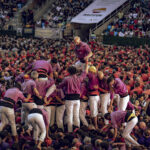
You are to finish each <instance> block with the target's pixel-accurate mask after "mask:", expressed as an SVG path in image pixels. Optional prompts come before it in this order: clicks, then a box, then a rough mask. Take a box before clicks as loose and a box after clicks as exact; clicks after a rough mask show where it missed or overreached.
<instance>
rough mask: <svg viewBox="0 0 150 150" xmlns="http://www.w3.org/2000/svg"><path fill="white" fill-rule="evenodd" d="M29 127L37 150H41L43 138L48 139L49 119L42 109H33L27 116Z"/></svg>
mask: <svg viewBox="0 0 150 150" xmlns="http://www.w3.org/2000/svg"><path fill="white" fill-rule="evenodd" d="M28 122H29V125H31V126H32V127H33V139H34V141H35V144H36V145H37V148H38V149H40V150H41V144H42V143H43V142H44V140H45V137H46V138H48V139H49V135H48V129H49V118H48V113H47V111H46V110H44V109H39V108H33V109H31V110H30V112H29V115H28Z"/></svg>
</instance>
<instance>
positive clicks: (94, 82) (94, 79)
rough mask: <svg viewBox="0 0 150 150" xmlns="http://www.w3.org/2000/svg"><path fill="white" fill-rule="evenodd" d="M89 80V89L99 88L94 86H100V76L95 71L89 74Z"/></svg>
mask: <svg viewBox="0 0 150 150" xmlns="http://www.w3.org/2000/svg"><path fill="white" fill-rule="evenodd" d="M88 78H89V82H88V90H89V91H96V90H98V89H95V88H94V86H98V77H97V75H96V74H94V73H91V72H90V73H89V74H88Z"/></svg>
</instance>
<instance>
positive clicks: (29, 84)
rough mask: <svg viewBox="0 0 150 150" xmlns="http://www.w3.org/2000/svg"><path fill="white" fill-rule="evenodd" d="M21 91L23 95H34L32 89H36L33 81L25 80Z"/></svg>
mask: <svg viewBox="0 0 150 150" xmlns="http://www.w3.org/2000/svg"><path fill="white" fill-rule="evenodd" d="M21 87H22V91H23V93H24V94H31V95H34V88H36V83H35V81H34V80H32V79H30V80H28V79H26V80H25V81H24V82H23V83H22V84H21Z"/></svg>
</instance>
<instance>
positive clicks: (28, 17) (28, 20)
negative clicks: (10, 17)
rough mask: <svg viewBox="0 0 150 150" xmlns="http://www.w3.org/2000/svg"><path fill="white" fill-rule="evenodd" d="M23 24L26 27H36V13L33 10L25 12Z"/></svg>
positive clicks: (23, 13)
mask: <svg viewBox="0 0 150 150" xmlns="http://www.w3.org/2000/svg"><path fill="white" fill-rule="evenodd" d="M22 24H23V26H25V27H34V24H35V23H34V13H33V11H32V10H30V9H28V10H24V11H23V12H22Z"/></svg>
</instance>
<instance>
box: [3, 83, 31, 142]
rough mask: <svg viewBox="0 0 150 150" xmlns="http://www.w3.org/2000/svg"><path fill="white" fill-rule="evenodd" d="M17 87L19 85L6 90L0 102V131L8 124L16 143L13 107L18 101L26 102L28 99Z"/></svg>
mask: <svg viewBox="0 0 150 150" xmlns="http://www.w3.org/2000/svg"><path fill="white" fill-rule="evenodd" d="M17 87H18V88H20V86H19V85H16V87H14V88H10V89H8V90H7V91H6V93H5V95H4V98H3V99H2V100H1V101H0V116H1V123H0V131H2V130H3V128H4V127H5V125H7V124H8V123H9V124H10V126H11V130H12V135H13V136H14V139H15V142H18V136H17V132H16V123H15V113H14V105H15V104H16V103H17V102H18V100H20V99H21V100H22V101H23V102H27V101H28V99H26V98H25V97H24V95H23V93H22V92H21V91H20V90H19V89H18V88H17Z"/></svg>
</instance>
